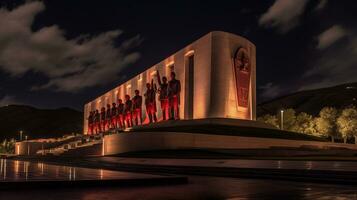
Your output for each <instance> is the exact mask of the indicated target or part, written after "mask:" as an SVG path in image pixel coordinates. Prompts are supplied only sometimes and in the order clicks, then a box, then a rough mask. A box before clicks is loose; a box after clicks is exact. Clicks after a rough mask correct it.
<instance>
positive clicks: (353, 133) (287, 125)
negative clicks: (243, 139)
mask: <svg viewBox="0 0 357 200" xmlns="http://www.w3.org/2000/svg"><path fill="white" fill-rule="evenodd" d="M282 111H283V112H282V113H280V112H279V113H277V114H276V115H270V114H267V115H264V116H261V117H259V118H258V119H257V120H258V121H262V122H264V123H267V124H270V125H273V126H275V127H277V128H281V120H282V122H283V123H282V127H283V129H284V130H288V131H293V132H299V133H304V134H310V135H315V136H320V137H326V138H331V140H332V141H334V140H335V139H343V141H344V142H345V143H346V142H347V141H348V140H350V139H352V138H355V141H356V143H357V109H356V107H355V106H349V107H346V108H344V109H336V108H334V107H324V108H322V109H321V111H320V112H319V114H318V116H312V115H310V114H308V113H305V112H301V113H296V112H295V110H294V109H292V108H289V109H284V110H282Z"/></svg>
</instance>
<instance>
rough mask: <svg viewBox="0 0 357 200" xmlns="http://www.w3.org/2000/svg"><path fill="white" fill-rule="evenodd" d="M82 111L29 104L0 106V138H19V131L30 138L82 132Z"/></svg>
mask: <svg viewBox="0 0 357 200" xmlns="http://www.w3.org/2000/svg"><path fill="white" fill-rule="evenodd" d="M82 122H83V113H82V112H79V111H76V110H73V109H70V108H59V109H53V110H52V109H37V108H34V107H31V106H23V105H9V106H4V107H0V124H1V126H0V140H2V139H4V138H16V139H19V131H20V130H23V132H24V133H23V134H24V135H28V136H29V138H30V139H34V138H50V137H61V136H62V135H64V134H71V133H73V132H75V133H81V132H82Z"/></svg>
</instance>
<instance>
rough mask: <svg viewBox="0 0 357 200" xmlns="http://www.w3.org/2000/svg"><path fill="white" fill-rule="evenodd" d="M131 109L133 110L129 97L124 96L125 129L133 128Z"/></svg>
mask: <svg viewBox="0 0 357 200" xmlns="http://www.w3.org/2000/svg"><path fill="white" fill-rule="evenodd" d="M132 109H133V102H132V101H131V100H130V96H129V95H125V107H124V111H125V121H126V127H132V126H133V121H132Z"/></svg>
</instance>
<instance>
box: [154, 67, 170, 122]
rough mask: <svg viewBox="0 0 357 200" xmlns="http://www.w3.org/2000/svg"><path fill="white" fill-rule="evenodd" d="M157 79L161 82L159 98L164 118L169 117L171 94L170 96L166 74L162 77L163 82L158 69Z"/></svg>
mask: <svg viewBox="0 0 357 200" xmlns="http://www.w3.org/2000/svg"><path fill="white" fill-rule="evenodd" d="M156 74H157V81H158V83H159V90H158V93H159V100H160V105H161V111H162V117H163V120H168V119H169V96H168V84H167V78H166V76H163V77H162V82H161V78H160V73H159V70H157V71H156Z"/></svg>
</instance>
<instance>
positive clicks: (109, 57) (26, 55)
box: [0, 1, 141, 92]
mask: <svg viewBox="0 0 357 200" xmlns="http://www.w3.org/2000/svg"><path fill="white" fill-rule="evenodd" d="M44 9H45V6H44V4H43V3H42V2H39V1H35V2H28V3H25V4H23V5H21V6H19V7H17V8H15V9H13V10H7V9H0V27H1V29H0V69H1V70H3V71H5V72H6V73H8V74H10V75H11V76H14V77H20V76H23V75H24V74H25V73H27V72H29V71H31V72H35V73H40V74H43V75H44V76H46V77H47V78H48V82H47V83H45V84H43V85H36V86H33V87H32V89H35V90H39V89H49V88H51V89H55V90H57V91H65V92H77V91H80V90H82V89H83V88H87V87H93V86H97V85H104V84H107V83H109V82H112V81H113V80H116V79H118V78H119V75H118V74H119V72H121V71H122V70H123V69H124V68H125V67H126V66H128V65H129V64H131V63H134V62H135V61H137V60H138V59H139V57H140V55H139V53H137V52H130V49H131V48H132V47H134V46H137V45H138V44H139V43H140V42H141V38H140V37H138V36H136V37H134V38H131V39H129V40H127V41H124V42H122V44H121V45H120V46H116V45H115V40H116V39H117V38H118V37H119V36H120V35H121V34H122V31H121V30H113V31H108V32H104V33H101V34H98V35H96V36H85V35H82V36H79V37H77V38H74V39H67V38H66V37H65V31H64V30H61V29H60V28H59V27H58V26H57V25H52V26H47V27H42V28H40V29H39V30H37V31H32V29H31V26H32V24H33V23H34V18H35V16H36V15H37V14H39V13H40V12H41V11H43V10H44ZM98 77H101V79H98Z"/></svg>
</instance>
